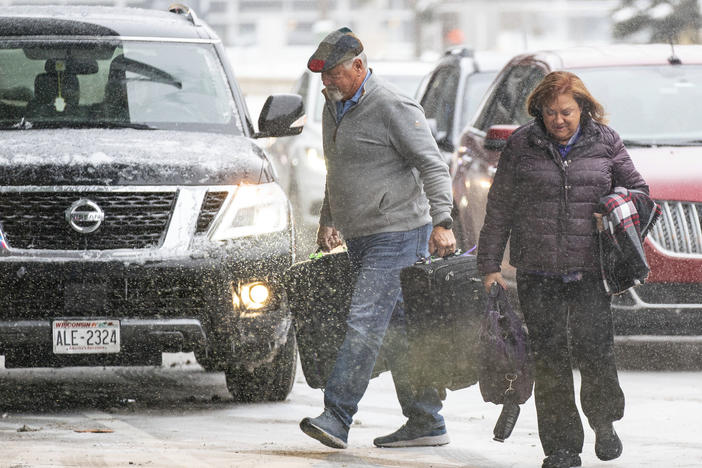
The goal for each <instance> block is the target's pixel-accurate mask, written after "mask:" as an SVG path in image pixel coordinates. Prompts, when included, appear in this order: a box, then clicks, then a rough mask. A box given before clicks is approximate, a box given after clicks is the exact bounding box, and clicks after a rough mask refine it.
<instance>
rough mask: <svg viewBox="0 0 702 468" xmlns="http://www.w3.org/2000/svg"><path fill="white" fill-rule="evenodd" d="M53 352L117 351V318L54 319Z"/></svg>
mask: <svg viewBox="0 0 702 468" xmlns="http://www.w3.org/2000/svg"><path fill="white" fill-rule="evenodd" d="M51 330H52V333H51V335H52V337H53V347H54V354H107V353H119V320H54V321H53V322H52V324H51Z"/></svg>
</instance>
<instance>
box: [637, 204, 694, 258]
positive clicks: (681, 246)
mask: <svg viewBox="0 0 702 468" xmlns="http://www.w3.org/2000/svg"><path fill="white" fill-rule="evenodd" d="M656 201H657V203H658V204H659V205H660V206H661V211H662V213H661V217H660V218H659V219H658V222H657V223H656V225H655V226H654V227H653V229H652V230H651V232H650V233H649V236H650V237H651V240H653V241H654V242H655V243H656V244H657V245H658V246H660V248H661V249H662V250H663V251H667V252H669V253H675V254H688V255H690V254H692V255H702V225H701V224H700V216H702V203H691V202H676V201H660V200H656Z"/></svg>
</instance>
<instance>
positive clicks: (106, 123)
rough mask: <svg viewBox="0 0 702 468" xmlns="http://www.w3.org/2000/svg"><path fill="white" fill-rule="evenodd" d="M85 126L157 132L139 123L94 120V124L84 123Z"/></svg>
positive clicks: (153, 128)
mask: <svg viewBox="0 0 702 468" xmlns="http://www.w3.org/2000/svg"><path fill="white" fill-rule="evenodd" d="M86 124H87V125H90V127H93V128H135V129H137V130H158V128H156V127H152V126H151V125H147V124H145V123H139V122H121V121H115V120H96V121H94V122H86Z"/></svg>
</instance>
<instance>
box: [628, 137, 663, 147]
mask: <svg viewBox="0 0 702 468" xmlns="http://www.w3.org/2000/svg"><path fill="white" fill-rule="evenodd" d="M623 141H624V146H638V147H650V146H658V144H657V143H656V142H654V141H645V140H629V139H624V140H623Z"/></svg>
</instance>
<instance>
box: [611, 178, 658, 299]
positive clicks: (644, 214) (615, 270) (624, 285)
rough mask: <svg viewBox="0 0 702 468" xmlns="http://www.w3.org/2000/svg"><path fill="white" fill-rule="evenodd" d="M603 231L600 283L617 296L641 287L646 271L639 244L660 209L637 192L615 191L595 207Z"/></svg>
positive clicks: (617, 188) (644, 195) (644, 258)
mask: <svg viewBox="0 0 702 468" xmlns="http://www.w3.org/2000/svg"><path fill="white" fill-rule="evenodd" d="M598 212H600V213H602V214H603V217H602V221H603V223H604V228H605V229H604V231H601V232H600V233H599V245H600V267H601V269H602V281H603V282H604V287H605V291H607V293H608V294H619V293H621V292H624V291H625V290H627V289H628V288H630V287H633V286H638V285H640V284H643V282H644V281H645V280H646V277H647V276H648V273H649V271H650V268H649V266H648V262H647V261H646V254H645V252H644V249H643V241H644V239H645V237H646V234H648V232H649V231H650V230H651V228H652V227H653V225H654V224H655V222H656V221H657V220H658V217H659V216H660V214H661V209H660V207H659V206H658V204H657V203H656V202H654V201H653V200H651V199H650V198H649V196H648V195H646V194H645V193H643V192H641V191H638V190H627V189H625V188H624V187H615V188H614V191H613V193H611V194H609V195H607V196H606V197H603V198H602V199H601V200H600V203H599V206H598Z"/></svg>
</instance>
